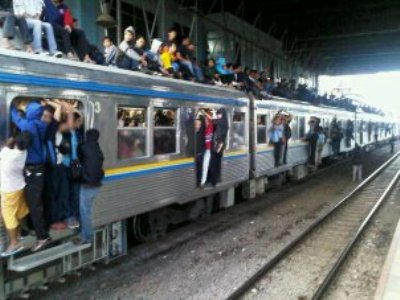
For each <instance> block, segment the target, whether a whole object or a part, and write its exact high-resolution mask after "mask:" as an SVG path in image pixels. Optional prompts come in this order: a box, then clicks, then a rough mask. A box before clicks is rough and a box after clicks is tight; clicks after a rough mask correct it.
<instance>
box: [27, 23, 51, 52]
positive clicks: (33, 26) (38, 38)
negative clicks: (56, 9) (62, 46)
mask: <svg viewBox="0 0 400 300" xmlns="http://www.w3.org/2000/svg"><path fill="white" fill-rule="evenodd" d="M26 22H27V23H28V28H29V29H30V30H32V31H33V50H34V51H35V52H38V53H40V52H43V46H42V32H43V31H44V32H45V34H46V38H47V43H48V46H49V52H50V54H54V53H55V52H57V44H56V39H55V37H54V31H53V26H51V24H50V23H46V22H42V21H40V20H37V19H29V18H28V19H26Z"/></svg>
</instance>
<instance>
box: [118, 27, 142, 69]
mask: <svg viewBox="0 0 400 300" xmlns="http://www.w3.org/2000/svg"><path fill="white" fill-rule="evenodd" d="M118 49H119V54H118V58H117V66H118V67H119V68H121V69H126V70H138V69H140V68H141V67H146V66H147V61H146V56H145V55H140V54H139V53H138V52H137V51H136V50H135V29H134V28H133V27H132V26H129V27H128V28H126V29H125V31H124V40H123V41H122V42H121V43H120V44H119V46H118Z"/></svg>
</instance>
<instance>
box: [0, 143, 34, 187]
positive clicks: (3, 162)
mask: <svg viewBox="0 0 400 300" xmlns="http://www.w3.org/2000/svg"><path fill="white" fill-rule="evenodd" d="M27 155H28V153H27V152H26V151H21V150H18V149H10V148H8V147H4V148H3V149H2V150H1V152H0V177H1V192H2V193H14V192H17V191H19V190H22V189H23V188H24V187H25V178H24V167H25V162H26V157H27Z"/></svg>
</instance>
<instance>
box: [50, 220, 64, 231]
mask: <svg viewBox="0 0 400 300" xmlns="http://www.w3.org/2000/svg"><path fill="white" fill-rule="evenodd" d="M50 229H51V230H65V229H67V225H66V224H65V223H64V222H57V223H53V224H51V226H50Z"/></svg>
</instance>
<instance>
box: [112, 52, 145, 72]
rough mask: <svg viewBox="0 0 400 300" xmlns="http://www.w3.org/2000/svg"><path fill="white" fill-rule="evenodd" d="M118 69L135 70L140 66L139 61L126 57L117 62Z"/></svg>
mask: <svg viewBox="0 0 400 300" xmlns="http://www.w3.org/2000/svg"><path fill="white" fill-rule="evenodd" d="M117 66H118V68H121V69H125V70H137V69H138V68H139V66H140V64H139V61H137V60H134V59H132V58H129V57H127V56H126V55H125V56H124V57H123V58H122V59H121V60H120V61H118V62H117Z"/></svg>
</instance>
